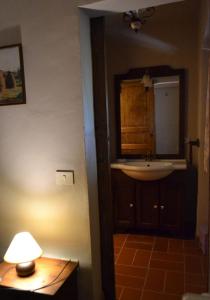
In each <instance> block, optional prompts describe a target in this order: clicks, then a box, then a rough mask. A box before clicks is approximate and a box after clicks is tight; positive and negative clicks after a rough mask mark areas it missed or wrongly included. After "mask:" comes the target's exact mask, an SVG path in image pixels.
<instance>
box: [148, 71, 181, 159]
mask: <svg viewBox="0 0 210 300" xmlns="http://www.w3.org/2000/svg"><path fill="white" fill-rule="evenodd" d="M153 81H154V103H155V104H154V106H155V109H154V111H155V118H154V127H155V153H156V154H178V153H179V78H178V76H168V77H159V78H153Z"/></svg>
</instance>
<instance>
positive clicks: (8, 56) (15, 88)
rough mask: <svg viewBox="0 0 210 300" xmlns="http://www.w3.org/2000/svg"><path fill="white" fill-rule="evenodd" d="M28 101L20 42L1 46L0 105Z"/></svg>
mask: <svg viewBox="0 0 210 300" xmlns="http://www.w3.org/2000/svg"><path fill="white" fill-rule="evenodd" d="M24 103H26V95H25V82H24V69H23V54H22V47H21V45H20V44H17V45H11V46H5V47H0V105H11V104H24Z"/></svg>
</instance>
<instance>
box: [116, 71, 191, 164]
mask: <svg viewBox="0 0 210 300" xmlns="http://www.w3.org/2000/svg"><path fill="white" fill-rule="evenodd" d="M145 72H148V73H149V75H150V76H151V77H164V76H179V78H180V97H179V103H180V105H179V108H180V111H179V112H180V120H179V153H178V154H158V155H156V157H157V158H168V159H173V158H177V159H178V158H185V147H184V137H185V118H184V116H185V101H186V99H185V98H186V92H185V70H184V69H173V68H171V67H170V66H164V65H163V66H154V67H144V68H136V69H131V70H129V71H128V73H126V74H119V75H115V76H114V83H115V105H116V137H117V139H116V140H117V143H116V150H117V151H116V153H117V158H142V155H135V154H130V155H128V154H122V153H121V133H120V83H121V81H122V80H127V79H135V78H142V77H143V76H144V74H145Z"/></svg>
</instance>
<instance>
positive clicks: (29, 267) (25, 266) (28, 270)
mask: <svg viewBox="0 0 210 300" xmlns="http://www.w3.org/2000/svg"><path fill="white" fill-rule="evenodd" d="M16 272H17V274H18V276H20V277H27V276H30V275H32V274H33V273H34V272H35V262H34V261H29V262H24V263H20V264H17V265H16Z"/></svg>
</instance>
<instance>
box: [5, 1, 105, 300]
mask: <svg viewBox="0 0 210 300" xmlns="http://www.w3.org/2000/svg"><path fill="white" fill-rule="evenodd" d="M80 2H82V1H80ZM86 2H87V1H86ZM0 7H1V9H0V45H5V43H8V44H12V43H16V42H22V46H23V56H24V67H25V84H26V96H27V100H26V101H27V103H26V105H19V106H18V105H16V106H1V107H0V255H1V257H2V256H3V254H4V252H5V251H6V248H7V246H8V244H9V242H10V240H11V238H12V236H13V235H14V234H15V233H16V232H18V231H22V230H27V231H30V232H31V233H32V234H33V235H34V236H35V238H36V239H37V241H38V242H39V243H40V245H41V247H42V248H43V250H44V254H45V255H46V256H48V255H49V256H54V257H64V258H74V259H78V260H79V262H80V270H79V274H78V277H79V293H80V299H93V295H92V285H93V283H92V259H93V258H92V256H91V247H92V249H93V248H94V243H95V242H96V243H97V242H98V236H96V237H95V238H94V239H92V243H93V245H91V236H90V235H91V233H90V225H91V224H90V217H89V203H88V188H87V175H86V164H85V147H84V128H83V123H84V119H83V102H82V82H81V71H80V39H79V14H78V9H77V1H68V0H61V1H57V0H45V1H42V0H19V1H15V0H0ZM57 169H72V170H74V171H75V185H74V186H71V187H63V186H56V185H55V171H56V170H57ZM93 185H96V182H95V181H94V182H93ZM91 201H92V206H94V203H95V202H97V199H96V197H95V198H93V199H91ZM95 224H98V219H97V216H96V220H95ZM96 226H97V225H96ZM94 249H95V250H94V251H95V252H94V253H96V254H97V255H98V256H99V247H98V245H97V247H95V248H94ZM98 270H99V269H98ZM95 271H96V269H95V270H94V272H95ZM97 276H98V278H99V283H100V270H99V273H98V274H97ZM95 288H97V289H98V290H99V289H100V284H98V287H96V285H95Z"/></svg>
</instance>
